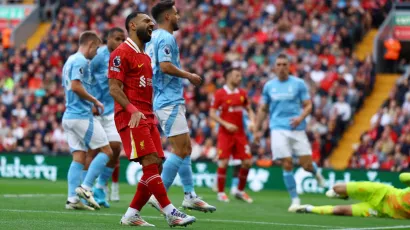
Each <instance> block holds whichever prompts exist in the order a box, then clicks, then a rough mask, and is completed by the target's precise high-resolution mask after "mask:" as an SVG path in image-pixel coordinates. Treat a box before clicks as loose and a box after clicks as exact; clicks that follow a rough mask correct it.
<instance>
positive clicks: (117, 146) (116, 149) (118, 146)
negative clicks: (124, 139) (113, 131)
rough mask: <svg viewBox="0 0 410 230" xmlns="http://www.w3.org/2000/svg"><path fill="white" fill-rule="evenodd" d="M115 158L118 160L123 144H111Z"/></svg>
mask: <svg viewBox="0 0 410 230" xmlns="http://www.w3.org/2000/svg"><path fill="white" fill-rule="evenodd" d="M110 146H111V149H112V152H113V156H114V158H118V157H119V156H120V153H121V143H117V142H115V143H111V144H110Z"/></svg>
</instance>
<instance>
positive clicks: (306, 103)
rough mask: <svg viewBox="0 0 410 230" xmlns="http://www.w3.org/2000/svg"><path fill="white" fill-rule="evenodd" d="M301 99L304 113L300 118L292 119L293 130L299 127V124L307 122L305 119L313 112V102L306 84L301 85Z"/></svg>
mask: <svg viewBox="0 0 410 230" xmlns="http://www.w3.org/2000/svg"><path fill="white" fill-rule="evenodd" d="M299 98H300V100H301V101H302V106H303V111H302V113H301V114H300V116H299V117H295V118H292V119H291V125H292V127H293V128H296V127H297V126H299V124H300V123H301V122H302V121H303V120H305V118H306V117H307V116H308V115H309V114H310V113H311V112H312V108H313V106H312V101H311V100H310V95H309V91H308V89H307V86H306V84H305V83H304V82H301V84H300V90H299Z"/></svg>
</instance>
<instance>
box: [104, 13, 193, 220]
mask: <svg viewBox="0 0 410 230" xmlns="http://www.w3.org/2000/svg"><path fill="white" fill-rule="evenodd" d="M125 28H126V29H127V32H128V35H129V37H128V38H127V39H126V41H125V42H124V43H122V44H121V45H120V46H118V48H117V49H116V50H114V51H113V52H112V53H111V55H110V62H109V67H108V78H109V86H110V94H111V96H112V97H113V98H114V101H115V112H114V120H115V125H116V127H117V130H118V133H119V134H120V136H121V140H122V143H123V146H124V151H125V153H126V155H127V157H128V159H129V160H130V161H135V162H139V163H140V164H141V165H142V171H143V175H142V177H141V179H140V181H139V183H138V188H137V192H136V194H135V196H134V198H133V200H132V201H131V204H130V207H129V208H128V210H127V212H126V213H125V215H124V216H123V217H122V218H121V222H120V223H121V224H124V225H133V226H153V225H151V224H149V223H147V222H146V221H144V220H143V219H142V218H141V216H140V211H141V209H142V207H143V206H144V205H145V204H146V203H147V201H148V199H149V198H150V196H151V194H153V195H154V196H155V198H156V199H157V200H158V202H159V203H160V204H161V206H162V207H164V209H163V211H164V213H165V215H166V219H167V222H168V224H169V225H170V226H171V227H172V226H186V225H188V224H192V223H193V222H195V220H196V219H195V217H193V216H188V215H186V214H184V213H182V212H180V211H179V210H178V209H176V208H175V207H174V206H173V205H172V204H171V202H170V201H169V199H168V196H167V192H166V190H165V187H164V184H163V182H162V179H161V176H160V174H159V173H160V171H161V165H162V160H163V158H164V152H163V151H162V145H161V137H160V134H159V131H158V129H157V127H156V125H155V122H154V113H153V108H152V97H153V88H152V74H153V72H152V67H151V59H150V57H149V56H148V55H147V54H145V53H144V48H145V43H147V42H149V41H150V40H151V34H152V31H153V30H154V22H153V20H152V19H151V18H150V17H149V16H148V15H147V14H146V13H141V12H134V13H131V14H130V15H128V17H127V19H126V21H125Z"/></svg>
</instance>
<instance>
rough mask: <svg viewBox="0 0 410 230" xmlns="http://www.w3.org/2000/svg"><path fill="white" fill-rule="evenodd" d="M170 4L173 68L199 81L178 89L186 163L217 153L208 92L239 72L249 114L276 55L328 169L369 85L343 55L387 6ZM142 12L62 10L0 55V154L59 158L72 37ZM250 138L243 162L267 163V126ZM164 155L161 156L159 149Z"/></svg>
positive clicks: (127, 5)
mask: <svg viewBox="0 0 410 230" xmlns="http://www.w3.org/2000/svg"><path fill="white" fill-rule="evenodd" d="M176 2H177V7H178V8H179V10H180V13H181V15H182V19H181V22H180V28H181V29H180V31H178V32H177V33H176V37H177V41H178V44H179V47H180V55H181V63H182V65H183V66H184V68H186V69H188V70H189V71H191V72H196V73H198V74H199V75H201V76H203V77H204V79H205V81H204V84H203V86H202V87H198V88H195V87H193V86H192V85H190V84H188V82H187V84H186V86H185V95H184V96H185V99H186V104H187V118H188V120H189V121H188V122H189V126H190V128H191V129H190V130H191V137H192V142H193V153H192V155H193V156H192V158H193V159H208V160H211V159H213V158H214V157H215V155H216V154H217V151H216V149H215V144H216V130H217V127H216V126H215V123H214V122H213V121H211V120H210V118H209V117H208V110H209V105H210V101H211V100H212V95H213V92H214V91H215V90H216V89H217V88H219V87H221V86H222V85H223V84H224V79H223V76H222V73H223V69H224V68H226V67H227V66H230V65H233V66H236V67H241V68H242V69H243V87H244V88H245V89H246V90H247V91H248V95H249V99H250V102H251V103H252V105H253V108H254V109H256V107H257V104H258V102H259V100H260V95H261V90H262V87H263V84H264V83H265V82H266V81H267V80H268V79H270V78H272V77H274V71H273V63H274V62H275V58H276V56H277V55H279V54H280V53H282V52H283V53H286V54H287V55H288V56H289V57H290V60H291V67H290V70H291V73H292V74H294V75H296V76H298V77H301V78H303V79H304V80H305V81H306V82H307V83H308V85H309V88H310V93H311V96H312V99H313V102H314V111H313V113H312V115H311V116H310V117H309V119H308V130H307V131H308V134H309V137H310V140H311V142H312V148H313V157H314V159H315V161H317V162H319V163H320V164H322V165H325V166H328V165H327V164H326V160H325V159H326V158H327V157H328V155H329V154H330V152H331V151H332V149H333V147H334V146H335V145H336V144H337V141H338V139H339V138H340V136H341V134H342V133H343V131H344V130H345V128H346V127H347V126H348V125H349V121H350V120H351V118H352V116H353V115H354V113H355V111H357V109H359V108H360V106H361V105H362V104H363V100H364V98H365V97H366V95H367V94H368V93H369V92H370V91H371V89H372V86H373V82H374V77H375V74H374V70H373V64H372V62H371V59H370V58H369V57H368V58H366V59H365V60H364V61H359V60H358V59H357V58H356V57H355V56H354V54H353V52H352V51H353V48H354V45H355V44H356V43H358V42H359V41H360V40H361V38H362V36H363V34H364V33H365V32H366V31H367V30H369V29H370V28H371V27H372V24H376V25H378V24H380V23H381V22H382V21H383V18H384V17H385V15H386V12H388V10H389V5H390V1H374V0H367V1H358V0H351V1H348V0H335V1H316V0H304V1H303V0H289V1H282V0H270V1H263V0H238V1H235V0H203V1H200V0H197V1H193V0H192V1H183V0H177V1H176ZM151 4H153V1H150V0H134V1H131V0H128V1H118V0H110V1H99V0H89V1H83V0H81V1H62V6H61V8H60V9H59V12H58V14H57V17H56V19H55V20H54V21H53V24H52V27H51V30H50V31H49V32H48V34H47V35H46V36H45V37H44V38H43V40H42V42H41V44H40V45H39V47H38V48H37V49H35V50H32V51H29V50H27V48H26V47H25V45H22V46H20V47H10V48H8V49H4V48H3V47H1V46H0V85H1V87H0V88H1V89H0V96H1V104H0V152H1V151H22V152H33V153H46V154H67V153H68V152H69V151H68V146H67V144H66V141H65V137H64V130H63V129H62V126H61V118H62V115H63V113H64V109H65V106H64V91H63V90H62V86H61V69H62V66H63V64H64V62H65V60H66V59H67V58H68V56H69V55H70V54H72V53H74V52H75V51H76V50H77V48H78V44H77V43H78V37H79V34H80V33H81V32H82V31H84V30H88V29H90V30H95V31H97V32H98V33H99V34H100V35H101V37H104V35H105V33H106V31H107V29H109V28H111V27H113V26H120V27H123V26H124V18H125V16H126V15H128V14H129V13H130V12H132V11H134V10H139V11H148V10H149V9H150V8H151ZM406 83H407V82H406ZM390 104H393V105H392V108H396V107H397V106H399V105H400V103H398V102H396V104H394V102H391V103H389V105H390ZM403 110H404V109H403ZM388 111H390V110H388ZM409 130H410V129H409ZM257 135H261V136H262V137H263V138H262V142H261V145H260V146H256V145H252V146H251V149H252V153H253V154H254V158H255V162H265V163H266V161H269V160H270V159H271V154H272V153H271V151H270V142H271V140H270V139H269V135H268V124H267V122H265V123H264V125H263V130H262V131H261V132H259V133H258V134H257ZM249 136H250V138H251V139H252V135H251V134H249ZM408 136H409V137H410V134H409V135H408ZM407 139H408V138H407ZM407 139H406V140H407ZM250 143H251V141H250ZM409 143H410V142H409ZM409 146H410V145H409ZM164 148H165V149H167V150H170V149H169V146H167V145H166V143H165V140H164ZM407 152H408V151H407ZM273 154H274V153H273ZM261 164H262V163H261ZM269 164H270V163H268V164H267V165H269Z"/></svg>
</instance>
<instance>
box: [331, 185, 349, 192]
mask: <svg viewBox="0 0 410 230" xmlns="http://www.w3.org/2000/svg"><path fill="white" fill-rule="evenodd" d="M333 191H335V193H337V194H344V193H346V184H342V183H339V184H335V185H334V186H333Z"/></svg>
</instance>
